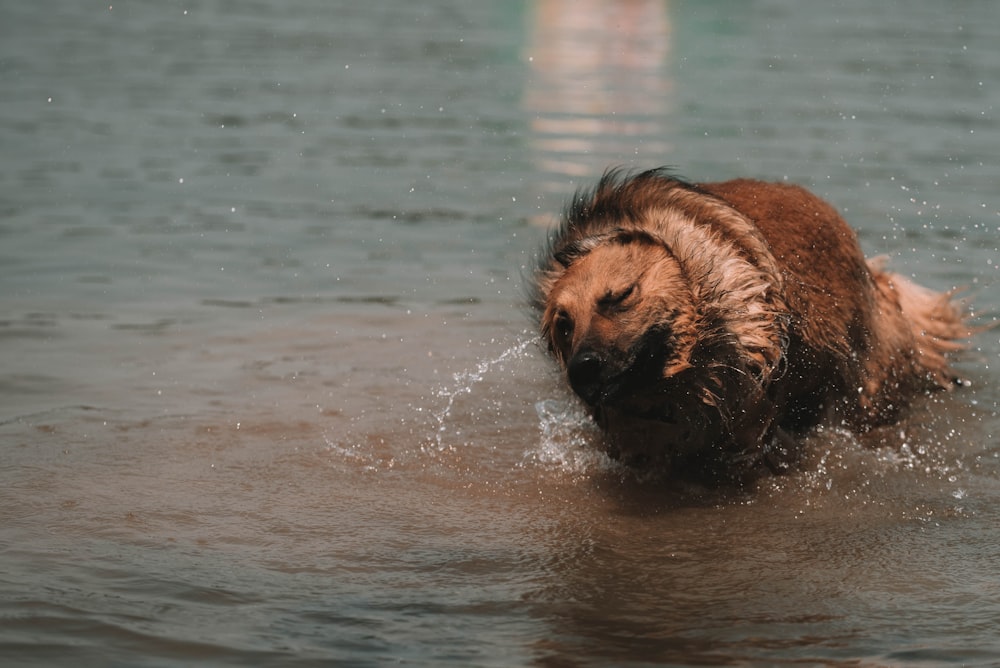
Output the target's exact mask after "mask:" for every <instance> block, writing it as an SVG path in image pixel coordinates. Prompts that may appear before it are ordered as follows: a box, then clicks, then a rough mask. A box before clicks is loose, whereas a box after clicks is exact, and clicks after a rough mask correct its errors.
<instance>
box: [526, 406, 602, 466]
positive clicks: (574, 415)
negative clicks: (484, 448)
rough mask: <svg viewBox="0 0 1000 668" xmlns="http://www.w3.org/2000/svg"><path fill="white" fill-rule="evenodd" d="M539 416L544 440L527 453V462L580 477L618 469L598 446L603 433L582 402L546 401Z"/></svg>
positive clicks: (538, 408) (539, 409) (539, 408)
mask: <svg viewBox="0 0 1000 668" xmlns="http://www.w3.org/2000/svg"><path fill="white" fill-rule="evenodd" d="M535 412H536V413H537V415H538V428H539V431H540V432H541V438H540V439H539V443H538V447H537V448H534V449H532V450H529V451H528V452H527V453H525V461H526V462H534V463H537V464H541V465H543V466H550V467H551V466H554V467H556V468H558V469H560V470H562V471H565V472H568V473H572V474H577V475H579V474H583V473H586V472H590V471H594V470H608V469H612V468H615V467H616V463H615V462H614V461H613V460H612V459H611V458H610V457H608V455H607V454H606V453H605V452H604V450H603V449H602V448H601V447H600V446H599V444H598V442H599V440H600V430H599V429H598V427H597V425H596V424H594V421H593V420H591V418H590V416H589V415H588V414H587V411H586V410H584V408H583V406H581V405H580V404H579V402H576V401H573V400H568V399H567V400H560V399H545V400H543V401H539V402H538V403H536V404H535Z"/></svg>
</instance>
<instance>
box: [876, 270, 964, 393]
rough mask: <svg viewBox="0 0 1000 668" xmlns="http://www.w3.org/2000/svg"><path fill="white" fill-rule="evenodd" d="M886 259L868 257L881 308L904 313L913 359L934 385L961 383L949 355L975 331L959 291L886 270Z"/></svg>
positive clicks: (881, 310)
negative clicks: (919, 282) (933, 287)
mask: <svg viewBox="0 0 1000 668" xmlns="http://www.w3.org/2000/svg"><path fill="white" fill-rule="evenodd" d="M885 262H886V258H885V257H876V258H872V259H870V260H868V268H869V269H870V270H871V272H872V275H873V276H874V278H875V285H876V292H877V299H878V302H879V310H880V312H881V313H882V314H887V311H896V312H900V311H901V312H902V316H903V319H904V320H905V321H906V323H907V325H908V326H909V330H910V332H911V333H912V336H913V339H912V341H913V342H912V344H911V345H912V352H911V354H912V355H913V362H914V364H915V365H916V366H917V369H916V370H917V371H918V373H920V374H921V375H924V376H925V378H926V379H927V380H928V381H930V383H931V385H932V386H937V387H940V388H944V389H949V388H951V387H953V386H955V385H956V384H960V383H961V379H960V378H959V377H958V376H957V375H956V374H955V373H954V371H952V369H951V367H950V366H949V364H948V359H947V356H948V355H949V354H950V353H955V352H958V351H960V350H964V349H965V348H966V344H965V342H964V340H965V339H968V338H969V337H970V336H972V335H973V334H974V333H975V330H974V329H973V328H972V327H970V325H969V323H968V318H969V313H968V309H967V306H966V304H964V303H963V302H962V301H961V300H956V299H955V295H956V293H957V292H958V290H951V291H948V292H937V291H935V290H930V289H928V288H925V287H923V286H921V285H917V284H916V283H914V282H913V281H911V280H910V279H908V278H906V277H905V276H901V275H900V274H894V273H891V272H888V271H885V270H884V266H885Z"/></svg>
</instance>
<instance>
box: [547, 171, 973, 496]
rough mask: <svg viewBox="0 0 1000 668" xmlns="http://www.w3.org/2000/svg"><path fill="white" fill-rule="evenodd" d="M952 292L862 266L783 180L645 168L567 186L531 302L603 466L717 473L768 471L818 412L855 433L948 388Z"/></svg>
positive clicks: (849, 236) (843, 231)
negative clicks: (596, 438)
mask: <svg viewBox="0 0 1000 668" xmlns="http://www.w3.org/2000/svg"><path fill="white" fill-rule="evenodd" d="M952 296H953V295H952V294H951V293H937V292H933V291H931V290H928V289H926V288H923V287H920V286H918V285H916V284H915V283H913V282H911V281H910V280H908V279H906V278H904V277H902V276H900V275H898V274H892V273H888V272H886V271H884V270H883V268H882V262H881V261H880V260H877V259H876V260H871V261H866V260H865V257H864V255H863V254H862V251H861V249H860V246H859V244H858V241H857V237H856V236H855V234H854V232H853V231H852V230H851V228H850V227H849V226H848V225H847V223H846V222H844V220H843V219H842V218H841V217H840V215H839V214H838V213H837V212H836V211H835V210H834V209H833V207H831V206H830V205H829V204H827V203H826V202H825V201H823V200H821V199H820V198H818V197H816V196H815V195H813V194H811V193H810V192H809V191H807V190H805V189H803V188H801V187H798V186H795V185H788V184H782V183H765V182H761V181H754V180H748V179H737V180H734V181H726V182H722V183H702V184H691V183H687V182H684V181H682V180H679V179H677V178H674V177H673V176H671V174H670V173H669V172H668V171H666V170H662V169H658V170H651V171H647V172H643V173H640V174H634V175H632V174H625V173H623V172H621V171H610V172H607V173H606V174H605V175H604V177H603V178H602V179H601V180H600V182H599V183H598V184H597V186H596V187H595V188H593V189H592V190H587V191H581V192H578V193H577V194H576V196H575V197H574V199H573V200H572V202H571V203H570V204H569V205H568V207H567V209H566V212H565V215H564V220H563V221H562V224H561V225H560V226H559V227H558V229H556V230H555V231H554V232H553V234H552V235H551V236H550V239H549V243H548V245H547V247H546V248H545V250H544V252H543V253H542V254H541V256H540V259H539V264H538V267H537V271H536V273H535V276H534V282H533V294H532V301H533V306H534V307H535V309H536V311H537V313H538V315H539V325H540V329H541V334H542V337H543V339H544V341H545V342H546V343H547V345H548V348H549V350H550V351H551V353H552V355H553V356H554V357H555V359H556V360H557V361H558V363H559V364H560V365H561V367H562V368H563V369H565V373H566V377H567V379H568V381H569V385H570V386H571V387H572V389H573V391H574V392H575V393H576V394H577V395H578V396H579V397H580V399H582V400H583V402H584V403H585V404H586V405H587V407H588V409H589V410H590V412H591V414H592V415H593V417H594V419H595V420H596V421H597V423H598V424H599V425H600V426H601V428H602V429H603V431H604V432H605V434H606V436H607V444H608V449H609V451H610V452H611V454H612V455H613V456H616V457H619V458H621V459H623V460H625V461H627V462H630V463H642V464H650V463H651V462H655V463H656V464H657V465H665V466H666V467H668V468H670V469H671V470H680V471H687V472H692V473H694V474H695V475H707V476H710V477H713V478H717V477H723V478H728V477H742V476H745V475H746V474H747V472H749V471H755V470H758V471H759V470H764V469H765V467H767V468H770V469H772V470H782V469H783V468H785V467H786V466H787V465H788V464H789V462H790V461H791V460H793V459H794V456H795V438H794V436H795V435H797V434H800V433H801V432H803V431H804V430H806V429H808V428H810V427H812V426H815V425H816V424H818V423H820V422H821V421H822V420H832V421H833V422H834V423H836V424H843V425H845V426H847V427H848V428H849V429H851V430H853V431H854V432H856V433H863V432H865V431H868V430H870V429H872V428H873V427H876V426H879V425H884V424H889V423H892V422H893V421H895V420H897V419H898V418H899V416H900V413H901V411H903V410H905V409H906V407H907V404H908V403H909V401H910V400H911V399H912V398H913V397H914V396H915V395H917V394H919V393H922V392H925V391H928V390H932V389H941V388H944V389H947V388H950V387H952V386H954V385H955V384H956V383H959V381H958V379H957V378H956V376H955V374H954V373H953V372H952V370H951V369H950V368H949V365H948V362H947V360H946V357H945V356H946V354H948V353H951V352H953V351H956V350H959V349H960V348H962V347H963V345H962V344H961V343H960V340H961V339H963V338H965V337H967V336H969V333H970V332H969V328H968V327H967V325H966V321H965V316H964V312H963V309H962V308H961V307H960V305H958V304H956V303H955V302H954V301H953V300H952Z"/></svg>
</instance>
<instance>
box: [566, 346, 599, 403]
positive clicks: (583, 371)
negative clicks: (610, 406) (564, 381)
mask: <svg viewBox="0 0 1000 668" xmlns="http://www.w3.org/2000/svg"><path fill="white" fill-rule="evenodd" d="M603 368H604V360H603V359H602V358H601V356H600V355H599V354H597V353H595V352H593V351H585V352H581V353H578V354H577V355H575V356H574V357H573V359H571V360H570V361H569V364H568V365H567V367H566V371H567V373H568V375H569V384H570V385H571V386H572V387H573V391H574V392H576V393H577V394H578V395H579V396H580V398H581V399H583V400H584V401H586V402H587V403H588V404H594V403H597V399H598V397H599V396H600V391H601V371H602V369H603Z"/></svg>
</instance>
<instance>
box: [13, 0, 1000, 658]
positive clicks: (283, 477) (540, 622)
mask: <svg viewBox="0 0 1000 668" xmlns="http://www.w3.org/2000/svg"><path fill="white" fill-rule="evenodd" d="M869 5H870V3H865V2H861V0H849V1H848V2H846V3H844V2H838V3H831V4H828V5H822V4H815V5H810V6H809V7H808V8H805V7H803V6H802V5H801V3H795V2H791V1H790V0H765V1H763V2H754V3H722V4H716V3H695V2H680V1H676V0H675V1H674V2H670V3H669V4H667V3H665V2H659V3H658V2H649V1H644V0H620V1H617V2H610V1H609V2H598V1H597V0H588V1H587V2H584V3H559V2H553V1H548V0H538V1H536V2H528V3H524V4H521V3H497V2H464V1H463V2H458V1H457V0H428V1H426V2H420V3H395V4H391V5H390V4H386V3H346V2H340V3H337V2H334V3H330V2H326V1H325V0H302V1H301V2H297V3H292V4H289V3H278V2H271V1H270V0H260V1H258V2H253V3H236V2H229V1H227V0H220V1H218V2H204V3H195V4H192V5H190V6H189V7H183V8H181V7H176V6H172V5H170V4H157V3H138V4H136V3H131V4H128V5H119V4H118V3H115V4H114V5H113V6H111V5H105V6H101V7H94V6H92V5H88V4H87V3H65V2H61V3H60V2H54V1H52V0H42V1H41V2H30V3H28V2H25V3H7V4H6V5H5V6H4V7H3V8H2V9H0V33H2V37H3V39H0V81H2V83H3V86H4V94H5V98H4V104H3V105H0V147H2V148H3V152H2V155H3V158H2V159H0V659H2V660H3V661H4V662H5V663H9V664H11V665H62V664H63V663H65V662H66V660H67V658H69V659H70V660H72V661H74V662H76V663H80V664H83V665H102V666H103V665H109V664H113V665H115V664H116V665H143V664H145V665H176V664H188V663H203V664H211V665H215V664H219V665H223V664H230V665H258V664H264V665H266V664H275V665H329V664H344V665H358V666H381V665H386V664H391V663H408V664H410V665H428V666H430V665H433V666H438V665H446V666H470V665H475V666H511V665H542V666H586V665H594V666H603V665H608V664H614V665H649V664H651V663H666V664H706V663H711V664H741V665H773V664H782V663H793V662H795V663H806V664H811V665H831V664H832V665H836V664H843V665H848V664H849V665H857V664H863V665H864V664H870V665H886V664H888V665H900V664H905V663H910V662H924V663H928V664H931V663H933V664H948V663H951V664H961V663H968V664H976V665H986V664H990V663H996V661H997V659H998V658H1000V644H998V640H997V633H996V619H997V618H998V616H1000V580H998V576H997V573H1000V560H998V559H1000V557H998V555H1000V551H998V550H997V545H998V544H1000V531H998V527H1000V510H998V509H1000V441H998V440H997V434H998V433H1000V422H998V421H1000V418H998V404H1000V392H998V390H997V388H998V387H1000V378H998V374H997V372H996V366H997V363H996V362H997V359H998V355H1000V339H998V336H997V333H996V332H995V331H993V332H988V333H986V334H984V335H982V336H980V337H979V338H977V339H976V342H975V345H974V347H973V349H972V350H971V351H970V353H969V354H968V355H967V356H965V357H964V358H963V359H962V360H961V362H960V366H961V370H962V372H963V375H964V376H967V377H969V378H970V379H971V380H972V383H973V384H972V387H970V388H965V389H963V390H962V391H959V392H955V393H952V394H948V395H940V396H936V397H933V398H930V399H928V400H927V401H925V402H923V403H920V404H919V405H918V407H917V408H916V410H915V413H914V415H913V416H912V418H911V419H910V420H908V421H906V422H904V423H903V424H901V425H897V426H895V427H893V428H892V429H885V430H881V431H879V432H877V433H873V434H871V435H870V436H869V437H868V438H866V439H864V440H862V441H859V440H858V439H855V438H853V437H851V436H850V435H848V434H845V433H841V432H839V431H838V430H836V429H826V430H820V431H818V432H816V433H815V434H812V435H811V436H810V437H809V438H808V439H807V441H806V443H805V448H806V451H807V456H806V458H805V466H804V468H803V470H802V471H800V472H796V473H794V474H792V475H789V476H785V477H782V478H775V479H770V480H766V481H763V482H762V483H761V485H760V487H759V489H757V490H754V491H747V492H733V491H732V490H706V489H700V488H693V487H692V488H683V489H680V488H675V487H668V488H665V486H664V485H663V481H660V480H652V479H648V478H646V477H644V476H642V475H637V474H636V473H635V472H631V471H628V470H624V469H622V468H621V467H618V466H616V465H615V464H614V463H613V462H610V461H609V460H608V459H607V458H606V457H605V456H604V455H603V454H601V451H600V449H599V448H598V447H597V445H598V444H597V439H599V435H598V434H597V432H596V430H595V428H594V426H593V424H592V423H591V421H590V420H589V419H588V418H587V416H586V414H585V412H584V411H583V409H582V408H581V407H580V405H579V404H578V403H577V402H576V401H575V400H574V399H573V397H572V396H571V395H570V394H569V393H568V392H567V390H566V389H565V387H564V384H563V383H562V382H561V380H560V379H559V378H558V375H557V371H556V370H555V368H554V367H553V365H552V364H550V362H549V360H548V359H547V358H546V355H545V354H544V351H543V350H542V349H541V348H540V347H539V346H538V345H536V340H535V337H534V335H533V332H532V331H531V330H530V328H531V327H532V324H531V319H530V317H529V315H528V313H527V308H526V307H525V306H524V304H523V301H524V300H523V290H522V289H521V287H520V285H519V282H520V279H521V276H522V272H523V271H525V269H526V268H527V267H530V266H531V258H532V254H533V253H534V251H535V249H536V248H537V246H538V244H539V243H540V242H541V241H542V237H543V236H544V230H543V229H541V228H540V226H536V225H533V224H531V223H532V222H534V221H536V220H540V219H544V220H546V221H549V220H550V219H551V214H552V212H554V211H555V210H557V209H558V207H559V206H560V205H561V204H562V202H563V200H564V199H565V198H566V197H567V196H569V194H570V193H571V191H572V190H573V188H574V187H575V186H577V185H582V184H583V183H584V182H586V181H588V180H589V179H591V178H592V177H594V176H596V175H597V174H599V173H600V172H601V171H602V170H603V169H604V168H605V167H606V166H607V165H608V164H609V163H615V164H621V163H624V164H626V165H633V166H636V167H649V166H653V165H657V164H661V163H670V164H677V165H678V166H679V167H680V168H681V170H682V171H683V173H685V174H686V175H687V176H690V177H692V178H695V179H705V180H709V179H716V178H724V177H728V176H735V175H741V174H747V173H749V174H752V175H755V176H762V177H768V178H781V177H782V176H785V175H788V176H790V177H792V178H794V179H795V180H799V181H802V182H804V183H805V184H807V185H812V186H813V187H814V188H816V189H817V190H818V191H819V192H821V193H822V194H823V195H825V196H827V197H829V198H830V199H831V200H832V201H834V202H835V203H836V204H837V205H838V206H840V207H841V208H842V209H846V210H847V213H848V218H849V219H850V220H851V221H852V222H853V223H854V224H855V225H856V226H857V227H858V228H859V230H860V235H861V238H862V241H863V242H864V243H865V244H866V247H867V248H868V249H869V250H870V251H872V252H873V253H890V254H892V255H893V256H894V257H893V267H894V268H895V269H897V270H899V271H902V272H904V273H909V274H914V275H916V276H917V277H918V279H920V280H921V282H924V283H927V284H929V285H931V286H932V287H935V288H938V289H947V288H950V287H953V286H959V285H971V286H973V288H974V290H975V292H976V294H975V298H976V305H977V308H978V309H979V311H980V312H981V313H982V314H983V317H984V319H989V317H990V316H991V314H996V313H997V311H998V306H1000V304H998V301H997V295H998V294H1000V293H998V292H997V291H996V290H994V289H993V288H994V286H995V284H996V281H997V275H998V271H1000V264H998V263H997V261H996V257H997V234H998V232H1000V231H998V221H1000V206H998V204H997V201H996V187H995V185H996V174H995V173H994V172H995V170H994V169H993V164H994V163H993V161H992V160H991V157H990V156H995V155H1000V131H998V128H1000V123H998V122H997V120H998V119H997V113H998V112H997V110H998V109H1000V88H998V87H997V86H995V85H994V84H993V83H992V82H995V81H1000V70H998V63H1000V51H998V48H1000V42H998V41H997V40H996V39H995V36H996V34H1000V24H998V21H1000V14H998V13H997V12H995V11H993V7H992V5H990V4H989V3H978V4H977V3H964V4H960V5H955V4H944V3H938V2H932V1H930V0H927V1H919V2H908V3H902V2H895V1H892V2H889V3H888V4H886V5H879V6H878V7H876V8H873V7H871V6H869ZM181 179H183V182H182V181H181Z"/></svg>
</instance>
